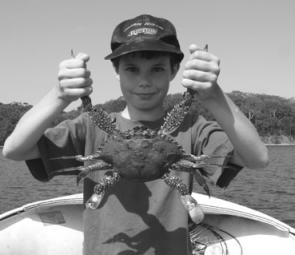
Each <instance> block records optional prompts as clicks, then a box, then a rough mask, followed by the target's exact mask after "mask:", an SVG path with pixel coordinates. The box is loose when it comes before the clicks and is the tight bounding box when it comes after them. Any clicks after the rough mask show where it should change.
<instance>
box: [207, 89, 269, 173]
mask: <svg viewBox="0 0 295 255" xmlns="http://www.w3.org/2000/svg"><path fill="white" fill-rule="evenodd" d="M216 95H217V96H216V97H215V98H211V99H210V100H207V101H204V102H203V104H204V106H205V107H206V108H207V109H208V110H209V111H210V112H211V113H212V114H213V116H214V117H215V119H216V120H217V122H218V123H219V125H220V126H221V127H222V128H223V130H224V131H225V132H226V133H227V135H228V137H229V139H230V140H231V142H232V144H233V146H234V148H235V152H236V153H237V154H238V157H237V158H238V161H242V162H240V163H242V164H243V165H244V166H246V167H249V168H259V167H264V166H265V165H266V164H267V163H268V152H267V148H266V146H265V145H264V143H263V142H262V141H261V139H260V137H259V134H258V133H257V131H256V128H255V127H254V126H253V124H252V123H251V122H250V121H249V120H248V119H247V118H246V116H245V115H244V114H243V113H242V112H241V111H240V109H239V108H238V107H237V106H236V105H235V104H234V102H233V101H232V100H231V99H230V98H229V97H228V96H227V95H225V93H223V91H222V90H221V89H220V88H219V86H217V92H216Z"/></svg>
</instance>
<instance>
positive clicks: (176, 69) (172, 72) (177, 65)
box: [171, 64, 180, 81]
mask: <svg viewBox="0 0 295 255" xmlns="http://www.w3.org/2000/svg"><path fill="white" fill-rule="evenodd" d="M179 67H180V65H179V64H175V65H173V66H172V70H171V81H172V80H173V79H174V78H175V76H176V74H177V72H178V70H179Z"/></svg>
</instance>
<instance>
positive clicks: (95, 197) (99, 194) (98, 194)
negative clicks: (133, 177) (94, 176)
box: [85, 172, 120, 210]
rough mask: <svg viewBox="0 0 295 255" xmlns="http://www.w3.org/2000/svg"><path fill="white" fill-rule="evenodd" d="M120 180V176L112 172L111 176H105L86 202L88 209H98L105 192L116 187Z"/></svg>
mask: <svg viewBox="0 0 295 255" xmlns="http://www.w3.org/2000/svg"><path fill="white" fill-rule="evenodd" d="M119 180H120V175H119V174H118V173H117V172H110V175H105V176H104V177H103V178H102V179H101V180H100V181H99V182H98V183H97V184H96V185H95V186H94V189H93V190H94V192H93V194H92V196H91V197H90V198H89V199H88V200H87V202H86V205H85V206H86V208H89V209H93V210H94V209H97V207H98V206H99V204H100V202H101V200H102V198H103V196H104V194H105V191H106V190H108V189H109V188H110V187H112V186H114V185H115V184H116V183H117V182H118V181H119Z"/></svg>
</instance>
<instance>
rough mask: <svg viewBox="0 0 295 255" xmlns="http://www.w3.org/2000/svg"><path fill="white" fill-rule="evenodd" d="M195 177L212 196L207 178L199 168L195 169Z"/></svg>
mask: <svg viewBox="0 0 295 255" xmlns="http://www.w3.org/2000/svg"><path fill="white" fill-rule="evenodd" d="M194 177H195V180H196V181H197V183H198V184H199V185H200V186H201V187H202V188H203V189H204V190H205V192H206V194H207V195H208V196H209V197H210V190H209V186H208V185H207V182H206V179H205V178H204V177H203V175H202V174H201V173H200V172H199V170H198V169H196V170H195V171H194Z"/></svg>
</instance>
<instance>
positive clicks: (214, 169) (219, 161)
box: [194, 116, 243, 188]
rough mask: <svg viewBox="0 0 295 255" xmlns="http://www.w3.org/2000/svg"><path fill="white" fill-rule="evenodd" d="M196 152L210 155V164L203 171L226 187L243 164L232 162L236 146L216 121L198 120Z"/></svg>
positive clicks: (201, 118) (220, 185)
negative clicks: (234, 146)
mask: <svg viewBox="0 0 295 255" xmlns="http://www.w3.org/2000/svg"><path fill="white" fill-rule="evenodd" d="M196 127H197V128H196V130H195V133H196V134H195V136H196V138H195V144H194V153H195V154H196V155H202V154H204V155H208V156H210V157H211V158H210V159H209V160H208V163H209V164H208V166H205V167H204V168H203V169H202V171H203V174H204V175H206V176H207V177H208V178H209V179H210V180H211V181H212V182H214V183H215V184H216V185H217V186H219V187H222V188H225V187H227V186H228V185H229V183H230V182H231V181H232V180H233V179H234V177H235V176H236V175H237V174H238V173H239V172H240V170H241V169H242V168H243V166H239V165H236V164H233V163H232V162H231V159H232V156H233V153H234V148H233V145H232V143H231V142H230V140H229V138H228V136H227V135H226V133H225V132H224V131H223V130H222V129H221V127H220V126H219V125H218V124H217V122H215V121H206V120H205V119H204V118H203V117H201V116H200V117H199V118H198V120H197V125H196Z"/></svg>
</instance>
